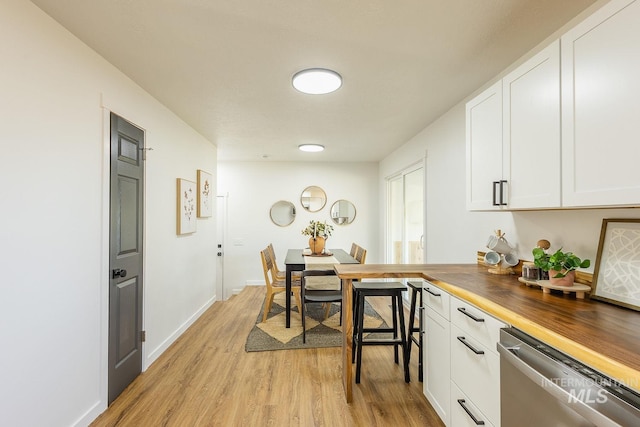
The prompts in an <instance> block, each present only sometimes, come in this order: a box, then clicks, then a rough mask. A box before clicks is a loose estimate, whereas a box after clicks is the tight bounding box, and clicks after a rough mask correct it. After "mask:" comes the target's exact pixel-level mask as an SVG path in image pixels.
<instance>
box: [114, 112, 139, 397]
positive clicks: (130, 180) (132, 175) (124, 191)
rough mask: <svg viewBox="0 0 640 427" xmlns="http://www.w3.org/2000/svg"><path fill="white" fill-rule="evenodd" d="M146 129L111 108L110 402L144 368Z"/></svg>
mask: <svg viewBox="0 0 640 427" xmlns="http://www.w3.org/2000/svg"><path fill="white" fill-rule="evenodd" d="M143 148H144V132H143V131H142V130H141V129H139V128H137V127H135V126H134V125H132V124H131V123H129V122H127V121H126V120H124V119H123V118H121V117H118V116H116V115H115V114H113V113H111V188H110V191H111V217H110V220H111V229H110V243H109V245H110V258H109V267H110V272H109V274H110V280H109V404H111V402H113V401H114V400H115V398H116V397H118V395H119V394H120V393H121V392H122V390H124V389H125V388H126V387H127V385H129V384H130V383H131V382H132V381H133V380H134V379H135V378H136V377H137V376H138V375H139V374H140V372H141V371H142V242H143V240H142V230H143V226H142V220H143V216H142V207H143V188H144V185H143V164H144V163H143V153H144V151H143Z"/></svg>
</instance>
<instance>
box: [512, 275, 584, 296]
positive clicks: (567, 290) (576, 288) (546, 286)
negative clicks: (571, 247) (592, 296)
mask: <svg viewBox="0 0 640 427" xmlns="http://www.w3.org/2000/svg"><path fill="white" fill-rule="evenodd" d="M518 281H519V282H520V283H524V284H525V285H527V286H540V287H541V288H542V292H544V293H545V294H549V293H551V290H552V289H553V290H556V291H562V293H563V294H565V295H569V294H571V293H575V294H576V298H577V299H584V294H585V293H586V292H591V286H587V285H583V284H581V283H575V282H574V283H573V286H558V285H552V284H551V282H550V281H549V280H528V279H525V278H524V277H518Z"/></svg>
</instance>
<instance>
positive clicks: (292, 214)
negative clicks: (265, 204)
mask: <svg viewBox="0 0 640 427" xmlns="http://www.w3.org/2000/svg"><path fill="white" fill-rule="evenodd" d="M269 216H271V221H273V223H274V224H275V225H278V226H280V227H286V226H287V225H291V223H292V222H293V220H294V219H296V207H295V206H294V205H293V203H291V202H287V201H286V200H280V201H279V202H275V203H274V204H273V206H271V211H270V212H269Z"/></svg>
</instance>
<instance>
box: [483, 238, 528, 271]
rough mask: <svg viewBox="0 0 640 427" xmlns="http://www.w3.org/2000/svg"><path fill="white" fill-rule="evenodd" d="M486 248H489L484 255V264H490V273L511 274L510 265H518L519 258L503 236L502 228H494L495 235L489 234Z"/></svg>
mask: <svg viewBox="0 0 640 427" xmlns="http://www.w3.org/2000/svg"><path fill="white" fill-rule="evenodd" d="M487 248H489V249H490V251H489V252H487V253H486V255H485V257H484V262H485V264H486V265H488V266H490V267H491V268H490V269H489V273H491V274H513V269H512V268H511V267H513V266H515V265H518V263H519V262H520V260H519V259H518V257H517V256H516V255H515V254H514V253H513V248H512V247H511V245H509V242H507V240H506V239H505V238H504V233H503V232H502V230H495V235H493V236H489V240H488V241H487Z"/></svg>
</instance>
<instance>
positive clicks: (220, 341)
mask: <svg viewBox="0 0 640 427" xmlns="http://www.w3.org/2000/svg"><path fill="white" fill-rule="evenodd" d="M264 293H265V291H264V288H263V287H257V286H249V287H246V288H245V289H244V290H243V291H242V292H241V293H240V294H239V295H237V296H234V297H232V298H231V299H229V300H228V301H224V302H216V303H214V304H213V306H212V307H211V308H210V309H209V310H207V311H206V312H205V313H204V314H203V315H202V316H201V317H200V318H199V319H198V320H197V321H196V322H195V323H194V324H193V325H192V326H191V327H190V328H189V329H188V330H187V331H186V332H185V333H184V334H183V335H182V336H181V337H180V338H179V339H178V340H177V341H176V342H175V343H174V344H173V345H172V346H171V347H170V348H169V349H168V350H167V351H166V352H165V353H164V354H162V355H161V356H160V357H159V358H158V360H156V362H154V363H153V365H151V366H150V367H149V369H147V371H146V372H144V373H143V374H142V375H140V376H139V377H138V378H137V379H136V380H135V381H134V382H133V383H132V384H131V385H130V386H129V387H128V388H127V389H126V390H125V391H124V392H123V393H122V394H121V395H120V396H119V397H118V399H116V401H115V402H113V404H112V405H111V406H110V407H109V408H108V409H107V410H106V411H105V412H104V413H103V414H102V415H100V416H99V417H98V418H97V419H96V420H95V421H94V422H93V423H92V424H91V425H92V426H94V427H102V426H180V427H183V426H225V427H226V426H367V427H371V426H398V425H403V426H438V427H440V426H444V424H442V422H441V421H440V419H439V418H438V416H437V415H436V413H435V411H434V410H433V409H432V408H431V406H430V405H429V403H428V401H427V400H426V398H425V397H424V395H423V394H422V383H421V382H419V381H418V379H417V378H418V373H417V371H418V368H417V358H418V353H417V349H416V347H415V346H413V353H412V355H411V377H412V378H411V380H412V381H411V383H410V384H406V383H405V382H404V380H403V373H402V368H401V366H400V365H395V364H394V363H393V350H392V347H386V346H385V347H379V346H372V347H366V348H365V349H364V350H363V365H362V380H361V383H360V384H354V395H353V397H354V399H353V400H354V401H353V403H351V404H347V403H346V402H345V399H344V392H343V388H342V382H341V381H342V380H341V366H340V360H341V349H340V348H339V347H336V348H322V349H310V350H284V351H267V352H258V353H247V352H245V350H244V345H245V341H246V338H247V335H248V333H249V331H250V330H251V328H252V327H253V325H254V324H255V320H256V317H257V316H258V313H259V311H260V306H261V304H262V302H263V299H264ZM372 305H373V306H374V307H375V308H376V310H377V311H378V312H379V313H380V314H381V315H383V317H385V318H386V320H387V322H388V323H390V319H389V318H388V317H389V316H388V315H389V314H390V311H391V310H390V308H389V301H388V299H383V300H382V301H376V300H375V299H372Z"/></svg>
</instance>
